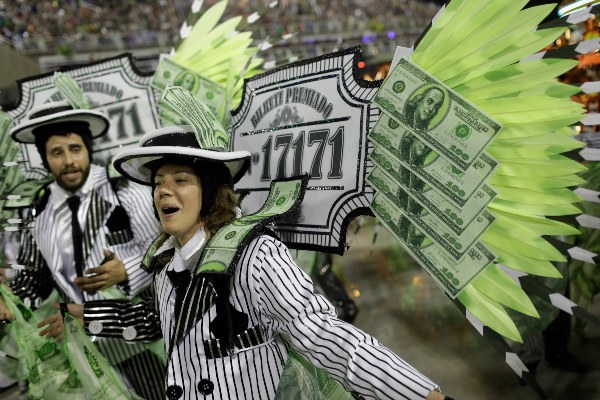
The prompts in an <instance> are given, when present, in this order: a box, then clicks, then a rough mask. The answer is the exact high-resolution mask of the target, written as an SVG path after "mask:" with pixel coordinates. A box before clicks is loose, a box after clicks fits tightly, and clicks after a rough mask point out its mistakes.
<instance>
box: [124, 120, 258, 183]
mask: <svg viewBox="0 0 600 400" xmlns="http://www.w3.org/2000/svg"><path fill="white" fill-rule="evenodd" d="M178 157H181V159H182V160H183V159H190V158H192V159H200V160H206V161H212V162H221V163H223V164H225V166H226V167H227V168H228V169H229V172H230V173H231V177H232V178H233V182H234V183H235V182H237V181H238V180H240V178H241V177H242V176H243V175H244V173H245V172H246V170H247V169H248V167H249V166H250V152H248V151H220V150H213V149H203V148H201V147H200V145H199V144H198V140H197V139H196V134H195V133H194V130H193V129H192V127H191V126H188V125H174V126H168V127H165V128H160V129H156V130H153V131H151V132H148V133H146V134H145V135H144V136H142V138H141V139H140V147H137V148H135V149H127V150H123V151H122V152H120V153H118V154H117V155H116V156H115V158H114V159H113V166H114V167H115V169H116V170H117V171H119V172H120V173H121V174H122V175H124V176H125V177H127V178H129V179H131V180H132V181H134V182H137V183H140V184H142V185H150V186H151V185H152V169H151V168H150V167H151V165H150V164H151V163H152V162H153V161H157V160H160V159H162V158H170V159H173V158H175V159H177V158H178Z"/></svg>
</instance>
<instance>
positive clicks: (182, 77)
mask: <svg viewBox="0 0 600 400" xmlns="http://www.w3.org/2000/svg"><path fill="white" fill-rule="evenodd" d="M173 85H174V86H181V87H182V88H184V89H185V90H189V91H190V92H192V93H197V92H198V88H199V86H200V79H198V77H197V76H196V75H194V74H193V73H191V72H189V71H181V72H180V73H179V74H178V75H177V77H175V81H174V82H173Z"/></svg>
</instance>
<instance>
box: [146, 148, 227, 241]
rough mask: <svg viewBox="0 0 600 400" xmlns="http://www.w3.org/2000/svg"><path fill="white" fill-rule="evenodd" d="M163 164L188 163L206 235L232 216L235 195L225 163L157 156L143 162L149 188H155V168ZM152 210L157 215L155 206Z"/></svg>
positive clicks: (209, 235) (210, 234)
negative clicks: (197, 186) (194, 178)
mask: <svg viewBox="0 0 600 400" xmlns="http://www.w3.org/2000/svg"><path fill="white" fill-rule="evenodd" d="M165 164H176V165H185V166H188V167H190V168H192V169H193V170H194V173H195V174H196V176H197V177H198V179H200V186H201V187H202V199H201V200H202V207H201V209H200V216H199V218H200V221H202V223H203V225H204V229H205V230H206V233H207V235H208V237H211V236H212V235H214V234H215V233H216V232H217V231H218V230H219V229H221V228H222V227H223V226H225V225H226V224H227V223H229V222H231V221H233V220H234V219H235V218H236V216H237V213H236V209H237V204H238V201H237V196H236V194H235V191H234V189H233V179H232V177H231V173H230V172H229V169H228V168H227V167H226V166H225V164H223V163H221V162H218V161H208V160H200V159H197V158H191V157H185V156H179V157H164V158H161V159H160V160H156V161H153V162H151V163H149V164H148V165H147V166H148V167H149V168H150V169H151V170H152V182H153V183H152V190H153V191H154V189H155V186H154V176H155V175H156V171H157V170H158V169H159V168H160V167H161V166H163V165H165ZM199 200H200V199H199ZM154 212H155V215H156V217H157V218H158V212H157V211H156V209H155V210H154Z"/></svg>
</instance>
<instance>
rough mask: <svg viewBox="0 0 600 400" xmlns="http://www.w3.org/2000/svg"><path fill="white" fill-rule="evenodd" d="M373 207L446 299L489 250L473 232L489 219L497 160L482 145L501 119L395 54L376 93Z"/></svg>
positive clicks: (371, 178)
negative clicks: (396, 58)
mask: <svg viewBox="0 0 600 400" xmlns="http://www.w3.org/2000/svg"><path fill="white" fill-rule="evenodd" d="M375 102H376V103H377V104H378V105H379V106H380V107H381V109H382V111H383V112H384V114H383V115H382V116H381V117H380V118H379V120H378V121H377V123H376V125H375V127H374V128H373V130H372V131H371V132H370V134H369V137H368V139H369V140H370V141H371V142H372V143H373V144H374V145H375V148H374V149H373V151H372V152H371V154H370V157H371V159H372V160H373V163H374V165H375V168H374V170H373V171H372V172H371V173H370V175H369V177H368V178H367V181H368V183H369V184H370V185H371V186H372V187H373V188H374V189H375V191H376V192H377V195H376V196H375V199H374V200H373V203H372V205H371V208H372V210H373V212H374V214H375V215H376V216H377V217H378V219H379V220H380V221H381V222H382V224H383V225H385V226H386V227H387V228H388V229H389V231H390V232H391V233H392V234H393V235H394V237H395V238H396V239H397V240H398V241H399V242H400V244H401V245H402V246H403V247H404V248H405V249H406V250H407V251H408V252H409V253H410V254H411V255H412V256H413V257H414V258H415V259H416V260H417V262H419V264H421V266H422V267H423V268H425V270H427V271H428V272H429V274H430V275H431V276H432V277H433V278H434V279H435V281H436V282H437V283H438V284H439V285H440V286H441V287H442V288H443V289H444V291H445V292H446V293H447V294H448V295H449V296H450V297H452V298H455V297H456V296H457V295H458V294H459V293H460V292H461V290H462V289H464V288H465V286H466V285H468V284H469V282H471V281H472V280H473V278H475V277H476V276H477V275H478V274H479V273H480V272H481V271H482V270H483V269H484V268H485V267H486V266H487V265H489V264H490V263H492V262H493V261H494V259H495V256H494V254H493V253H492V251H491V250H490V249H488V248H487V247H486V246H485V245H484V244H483V243H482V242H481V241H480V240H479V239H480V238H481V236H482V234H483V233H484V232H485V231H486V229H487V228H488V227H489V226H490V225H491V224H492V223H493V222H494V219H495V218H494V216H493V215H492V214H491V213H490V212H489V211H487V205H488V204H489V203H490V202H491V201H492V200H493V199H494V197H495V196H496V192H495V191H494V190H493V189H492V188H491V187H490V186H489V185H487V184H486V181H487V179H488V178H489V177H490V176H491V174H492V173H493V172H494V170H495V169H496V167H497V166H498V162H497V161H496V160H494V159H493V158H492V157H491V156H490V155H488V154H487V153H486V152H485V148H486V147H487V145H488V144H489V143H490V142H491V141H492V139H493V138H494V136H495V135H496V134H497V133H498V132H499V131H500V129H501V126H500V124H499V123H497V122H496V121H494V120H493V119H492V118H490V117H489V116H487V115H486V114H485V113H483V112H482V111H481V110H479V109H478V108H477V107H475V106H474V105H472V104H471V103H469V102H468V101H467V100H465V99H464V98H462V97H461V96H460V95H458V94H457V93H456V92H454V91H452V90H451V89H450V88H448V87H446V86H445V85H444V84H442V83H441V82H439V81H438V80H437V79H435V78H434V77H432V76H431V75H429V74H428V73H427V72H425V71H423V70H422V69H421V68H419V67H417V66H416V65H414V64H412V63H411V62H410V61H408V60H407V59H405V58H401V59H400V60H399V62H398V64H397V65H396V66H395V68H394V69H393V70H392V72H391V73H390V75H389V76H388V78H387V79H386V80H385V82H384V84H383V85H382V87H381V89H380V90H379V92H378V93H377V95H376V97H375Z"/></svg>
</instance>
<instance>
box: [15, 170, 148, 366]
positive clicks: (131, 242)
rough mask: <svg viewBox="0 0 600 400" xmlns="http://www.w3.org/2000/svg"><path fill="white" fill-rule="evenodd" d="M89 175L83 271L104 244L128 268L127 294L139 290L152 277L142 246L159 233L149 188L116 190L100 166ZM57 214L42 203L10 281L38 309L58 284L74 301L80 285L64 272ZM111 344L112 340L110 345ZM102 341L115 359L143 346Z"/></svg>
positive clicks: (128, 185)
mask: <svg viewBox="0 0 600 400" xmlns="http://www.w3.org/2000/svg"><path fill="white" fill-rule="evenodd" d="M88 179H93V182H94V188H93V190H92V193H91V200H90V205H89V209H88V212H87V216H86V219H85V226H84V231H83V236H84V238H83V255H84V260H85V265H84V270H85V269H87V268H93V267H97V266H98V265H99V264H100V262H101V261H102V259H103V258H104V254H103V249H110V250H111V251H113V252H114V253H115V255H116V256H117V257H119V258H120V259H121V261H122V262H123V264H124V265H125V269H126V270H127V275H128V281H127V283H126V284H125V285H119V287H120V288H121V289H122V290H123V292H124V294H126V295H135V294H137V293H138V292H140V291H141V290H142V289H144V288H146V287H147V286H148V285H150V283H151V281H152V275H151V274H149V273H147V272H146V271H144V270H142V269H141V268H140V264H141V260H142V255H143V253H144V251H145V250H146V248H147V247H148V245H149V244H150V243H151V241H152V239H153V238H154V237H156V235H157V234H158V232H159V224H158V221H157V220H156V218H155V217H154V211H153V208H152V204H151V202H150V201H149V199H151V196H149V189H148V188H147V187H144V186H141V185H138V184H135V183H132V182H129V181H126V180H121V181H119V182H118V183H117V185H119V186H118V187H117V190H116V192H115V190H113V186H112V185H111V183H110V181H109V179H108V177H107V174H106V170H105V168H102V167H99V166H96V165H92V166H91V170H90V177H89V178H88ZM46 190H47V192H48V191H49V190H48V189H46ZM45 196H49V193H46V194H45ZM46 201H47V198H46ZM54 218H55V213H54V212H53V211H52V207H44V206H43V202H42V205H41V206H39V207H38V209H37V210H36V213H35V222H34V224H33V229H31V230H28V231H26V232H25V234H24V235H23V237H22V240H21V248H20V252H19V257H18V261H19V263H21V264H24V265H26V266H27V268H26V269H25V270H23V271H20V273H19V274H18V275H17V277H16V279H15V280H14V281H13V282H12V284H11V287H12V289H13V291H14V293H15V294H17V295H18V296H19V297H20V298H22V299H23V300H24V302H25V303H26V304H27V305H31V306H32V307H34V308H35V307H36V306H37V305H38V304H39V302H40V301H41V300H43V299H44V298H46V297H47V296H48V295H49V294H50V292H51V291H52V289H54V288H56V289H58V290H59V292H60V293H61V294H62V295H63V298H65V300H66V301H67V302H73V301H74V299H75V298H76V297H74V296H73V293H74V291H75V290H78V289H77V288H76V287H75V286H74V284H73V283H72V282H67V281H66V278H65V276H64V275H63V274H62V270H63V262H62V258H61V249H60V248H59V245H58V243H59V241H58V236H59V235H60V232H57V229H56V227H57V224H55V223H54ZM102 298H103V295H102V292H100V291H99V292H95V293H89V292H83V299H84V302H85V301H90V300H99V299H102ZM118 342H120V343H118ZM107 343H113V345H110V346H108V347H106V346H107ZM99 345H100V347H101V348H102V349H103V350H105V351H104V353H105V355H106V356H107V357H108V359H109V360H110V361H111V362H120V361H122V360H123V359H125V358H129V357H130V356H131V355H133V354H136V353H138V352H139V351H141V349H142V346H131V345H129V344H127V343H124V342H123V341H122V340H120V341H116V340H110V341H108V342H107V341H100V342H99Z"/></svg>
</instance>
